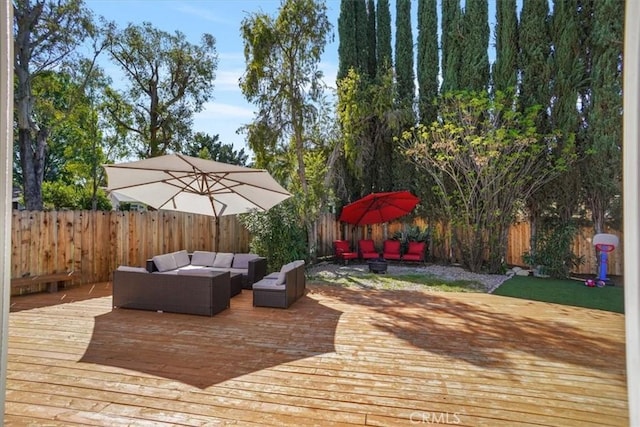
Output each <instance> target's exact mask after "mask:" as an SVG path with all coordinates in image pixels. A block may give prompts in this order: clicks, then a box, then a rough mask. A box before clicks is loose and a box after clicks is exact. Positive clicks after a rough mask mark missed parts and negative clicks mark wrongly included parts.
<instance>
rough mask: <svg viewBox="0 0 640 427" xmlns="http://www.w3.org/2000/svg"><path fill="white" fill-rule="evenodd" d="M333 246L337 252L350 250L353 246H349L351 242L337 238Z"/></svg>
mask: <svg viewBox="0 0 640 427" xmlns="http://www.w3.org/2000/svg"><path fill="white" fill-rule="evenodd" d="M333 248H334V249H335V251H336V253H342V252H349V251H350V250H351V248H350V247H349V242H348V241H346V240H336V241H335V242H333Z"/></svg>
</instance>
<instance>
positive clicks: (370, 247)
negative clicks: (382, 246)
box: [358, 239, 380, 259]
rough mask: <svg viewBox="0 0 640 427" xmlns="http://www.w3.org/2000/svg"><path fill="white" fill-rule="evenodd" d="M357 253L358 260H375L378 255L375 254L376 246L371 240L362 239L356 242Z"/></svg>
mask: <svg viewBox="0 0 640 427" xmlns="http://www.w3.org/2000/svg"><path fill="white" fill-rule="evenodd" d="M358 252H359V254H360V259H377V258H379V257H380V254H379V253H378V252H376V246H375V244H374V243H373V240H371V239H366V240H365V239H363V240H359V241H358Z"/></svg>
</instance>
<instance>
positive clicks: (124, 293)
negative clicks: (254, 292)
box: [113, 266, 231, 316]
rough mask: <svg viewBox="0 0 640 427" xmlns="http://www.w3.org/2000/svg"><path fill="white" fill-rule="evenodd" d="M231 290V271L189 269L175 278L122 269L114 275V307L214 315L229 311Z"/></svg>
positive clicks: (173, 276) (139, 270)
mask: <svg viewBox="0 0 640 427" xmlns="http://www.w3.org/2000/svg"><path fill="white" fill-rule="evenodd" d="M177 276H179V277H177ZM230 289H231V288H230V273H229V272H220V271H207V270H200V271H193V270H192V271H188V270H185V271H179V272H177V273H176V275H173V274H162V273H149V272H148V271H147V270H146V269H145V268H142V267H128V266H121V267H118V269H117V270H116V271H114V272H113V308H114V309H115V308H134V309H139V310H152V311H162V312H165V311H166V312H171V313H184V314H198V315H202V316H213V315H214V314H217V313H219V312H221V311H223V310H225V309H227V308H229V306H230V298H231V293H230Z"/></svg>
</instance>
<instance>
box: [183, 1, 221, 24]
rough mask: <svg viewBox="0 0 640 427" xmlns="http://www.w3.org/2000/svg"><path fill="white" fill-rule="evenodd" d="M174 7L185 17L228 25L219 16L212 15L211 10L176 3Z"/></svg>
mask: <svg viewBox="0 0 640 427" xmlns="http://www.w3.org/2000/svg"><path fill="white" fill-rule="evenodd" d="M178 4H179V6H176V8H175V9H176V10H177V11H178V12H182V13H185V14H187V15H191V16H196V17H198V18H200V19H204V20H205V21H209V22H213V23H215V24H228V23H229V22H228V19H225V17H224V16H221V15H220V14H216V13H212V12H211V8H202V7H194V6H191V5H189V4H187V3H178Z"/></svg>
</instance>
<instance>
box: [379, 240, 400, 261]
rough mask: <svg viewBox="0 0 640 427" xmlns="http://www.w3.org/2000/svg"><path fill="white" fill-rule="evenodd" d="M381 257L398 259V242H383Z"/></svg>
mask: <svg viewBox="0 0 640 427" xmlns="http://www.w3.org/2000/svg"><path fill="white" fill-rule="evenodd" d="M382 257H383V258H384V259H400V241H399V240H385V241H384V249H383V251H382Z"/></svg>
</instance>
